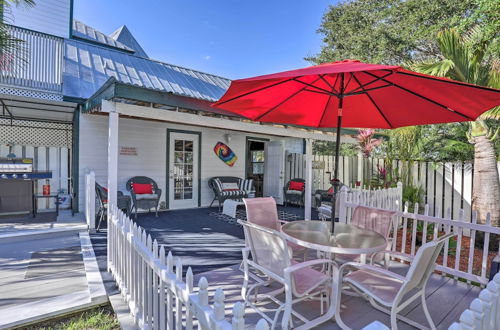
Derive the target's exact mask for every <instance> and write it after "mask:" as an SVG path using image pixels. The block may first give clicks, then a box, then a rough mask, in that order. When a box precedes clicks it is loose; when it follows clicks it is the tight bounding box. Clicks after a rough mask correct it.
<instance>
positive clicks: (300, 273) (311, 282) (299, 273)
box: [291, 259, 328, 295]
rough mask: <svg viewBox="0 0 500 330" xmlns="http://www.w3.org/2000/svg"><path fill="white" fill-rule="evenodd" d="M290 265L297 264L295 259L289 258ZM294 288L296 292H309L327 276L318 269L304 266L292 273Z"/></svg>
mask: <svg viewBox="0 0 500 330" xmlns="http://www.w3.org/2000/svg"><path fill="white" fill-rule="evenodd" d="M291 262H292V265H295V264H297V263H298V262H297V261H295V260H293V259H292V260H291ZM292 277H293V281H294V285H295V290H296V291H297V293H298V294H301V295H302V294H304V293H306V292H310V291H312V290H314V289H316V288H317V287H318V286H320V285H321V284H322V283H323V282H324V281H325V280H326V279H327V278H328V276H327V275H326V274H324V273H322V272H320V271H317V270H315V269H313V268H311V267H304V268H301V269H298V270H296V271H294V272H293V273H292Z"/></svg>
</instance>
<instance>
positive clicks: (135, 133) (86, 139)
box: [79, 115, 302, 209]
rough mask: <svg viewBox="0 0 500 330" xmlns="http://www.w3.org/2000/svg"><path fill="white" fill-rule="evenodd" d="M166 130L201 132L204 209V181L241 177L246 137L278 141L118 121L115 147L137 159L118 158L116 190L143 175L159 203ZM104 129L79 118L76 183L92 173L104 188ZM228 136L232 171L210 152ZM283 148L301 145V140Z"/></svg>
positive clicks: (208, 194) (204, 201)
mask: <svg viewBox="0 0 500 330" xmlns="http://www.w3.org/2000/svg"><path fill="white" fill-rule="evenodd" d="M167 128H169V129H179V130H187V131H195V132H201V186H200V191H201V205H202V206H208V205H209V204H210V202H211V201H212V198H213V193H212V191H211V190H210V189H209V188H208V179H209V178H211V177H213V176H223V175H224V176H237V177H244V176H245V141H246V137H247V136H252V137H263V138H268V139H270V140H282V139H280V138H277V137H273V136H264V135H258V134H253V133H242V132H236V131H229V130H222V129H212V128H200V127H195V126H188V125H176V124H169V123H161V122H152V121H144V120H134V119H120V132H119V145H120V146H124V147H135V148H136V150H137V156H123V155H119V158H118V163H119V169H118V189H119V190H121V191H123V192H124V193H127V192H126V189H125V184H126V182H127V180H128V179H129V178H131V177H133V176H137V175H145V176H149V177H151V178H152V179H153V180H155V181H156V182H157V183H158V185H159V186H160V188H161V189H162V198H161V201H165V197H166V191H167V187H166V172H167V164H166V159H167V158H166V153H167V146H166V142H167ZM107 129H108V118H107V117H105V116H96V115H81V116H80V151H79V155H80V173H79V175H80V182H84V175H85V173H88V172H89V171H90V170H94V171H95V174H96V181H97V182H99V183H101V184H103V185H106V184H107V141H108V139H107ZM227 133H229V134H230V135H231V141H230V142H229V143H227V144H228V145H229V146H230V147H231V149H232V150H233V151H234V153H235V154H236V156H237V157H238V160H237V161H236V163H235V164H234V166H233V167H229V166H228V165H226V164H224V163H223V162H222V161H221V160H220V159H219V158H218V157H217V155H215V153H214V151H213V148H214V146H215V144H216V143H217V142H219V141H221V142H224V143H225V139H224V135H225V134H227ZM287 140H288V142H287V144H290V145H294V146H297V145H301V144H302V139H297V140H298V142H295V143H294V142H292V141H291V140H292V139H291V138H288V139H287ZM283 141H284V139H283ZM83 189H84V187H83V185H82V184H80V209H82V207H83V196H84V192H83Z"/></svg>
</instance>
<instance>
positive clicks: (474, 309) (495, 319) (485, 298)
mask: <svg viewBox="0 0 500 330" xmlns="http://www.w3.org/2000/svg"><path fill="white" fill-rule="evenodd" d="M499 328H500V274H496V275H495V277H494V278H493V279H492V280H491V281H490V282H489V283H488V285H486V288H484V289H483V290H482V291H481V292H480V293H479V298H476V299H474V300H473V301H472V303H471V304H470V307H469V308H468V309H466V310H465V311H464V312H463V313H462V314H461V315H460V321H459V322H455V323H453V324H452V325H451V326H450V327H449V328H448V330H463V329H477V330H491V329H499Z"/></svg>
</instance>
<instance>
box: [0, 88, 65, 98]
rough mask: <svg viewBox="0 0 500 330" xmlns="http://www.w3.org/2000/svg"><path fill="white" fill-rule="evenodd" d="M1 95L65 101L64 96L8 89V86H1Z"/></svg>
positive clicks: (21, 89) (29, 90)
mask: <svg viewBox="0 0 500 330" xmlns="http://www.w3.org/2000/svg"><path fill="white" fill-rule="evenodd" d="M0 94H7V95H15V96H25V97H32V98H37V99H43V100H50V101H62V100H63V96H62V94H57V93H47V92H41V91H36V90H32V89H23V88H12V87H7V86H0Z"/></svg>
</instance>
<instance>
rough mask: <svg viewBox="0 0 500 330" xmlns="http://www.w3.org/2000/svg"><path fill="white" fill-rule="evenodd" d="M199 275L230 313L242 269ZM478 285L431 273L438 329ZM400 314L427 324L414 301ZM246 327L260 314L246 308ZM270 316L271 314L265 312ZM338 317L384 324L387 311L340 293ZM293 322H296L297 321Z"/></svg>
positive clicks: (354, 323)
mask: <svg viewBox="0 0 500 330" xmlns="http://www.w3.org/2000/svg"><path fill="white" fill-rule="evenodd" d="M391 266H392V267H391V268H390V269H391V270H393V271H395V272H397V273H400V274H405V272H406V271H407V268H408V267H407V266H405V265H401V264H399V263H394V264H392V265H391ZM201 276H205V277H206V278H207V280H208V282H209V284H210V289H211V294H212V295H213V294H214V292H215V289H217V288H219V287H220V288H222V289H223V290H224V293H225V294H226V311H227V312H226V315H230V313H231V309H232V307H233V304H234V303H236V302H237V301H242V299H241V295H240V290H241V285H242V283H243V276H242V272H241V271H240V270H239V269H238V266H236V265H235V266H232V267H226V268H221V269H217V270H213V271H209V272H206V273H202V274H199V275H197V276H195V283H197V281H198V280H199V278H200V277H201ZM480 291H481V290H480V288H478V287H476V286H471V285H468V284H466V283H464V282H460V281H456V280H454V279H453V278H450V277H442V276H440V275H437V274H433V275H432V277H431V279H430V281H429V283H428V285H427V290H426V296H427V304H428V307H429V311H430V314H431V316H432V318H433V320H434V322H435V324H436V326H437V328H438V329H448V327H449V326H450V325H451V324H452V323H453V322H455V321H457V320H458V318H459V317H460V314H461V313H462V312H463V311H464V310H465V309H466V308H467V307H468V306H469V305H470V303H471V301H472V300H473V299H474V298H477V297H478V295H479V292H480ZM297 309H298V310H299V311H300V312H302V313H304V315H306V316H309V315H310V316H314V315H316V313H318V311H319V303H316V302H311V301H308V302H307V303H305V304H302V305H301V306H297ZM401 314H402V315H404V316H406V317H408V318H410V319H411V320H414V321H416V322H419V323H421V324H423V325H424V326H427V322H426V320H425V316H424V314H423V311H422V308H421V306H420V305H419V304H418V303H416V302H414V303H413V304H411V305H410V306H408V307H407V308H406V309H405V310H404V311H403V312H402V313H401ZM245 315H246V316H245V320H247V322H246V323H247V326H249V327H250V326H251V325H252V324H255V323H256V322H257V321H258V320H259V319H260V316H259V315H258V314H257V313H255V311H253V310H252V309H250V308H247V310H246V314H245ZM268 315H269V316H272V313H269V314H268ZM341 317H342V320H343V321H344V322H345V323H346V324H347V325H348V326H350V327H351V328H352V329H361V328H363V327H364V326H366V325H368V324H370V323H371V322H373V321H375V320H378V321H380V322H383V323H384V324H386V325H389V324H390V319H389V316H388V315H387V314H384V313H382V312H380V311H378V310H376V309H374V308H373V307H372V306H371V305H370V304H369V303H367V302H366V301H364V300H363V299H361V298H359V297H353V296H346V295H343V296H342V312H341ZM295 325H299V323H298V322H297V323H296V324H295ZM398 327H399V329H415V328H414V327H412V326H410V325H408V324H406V323H404V322H402V321H400V322H399V323H398ZM317 329H340V328H339V327H338V326H337V324H336V323H335V322H334V321H331V322H326V323H324V324H322V325H321V326H319V327H317Z"/></svg>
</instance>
